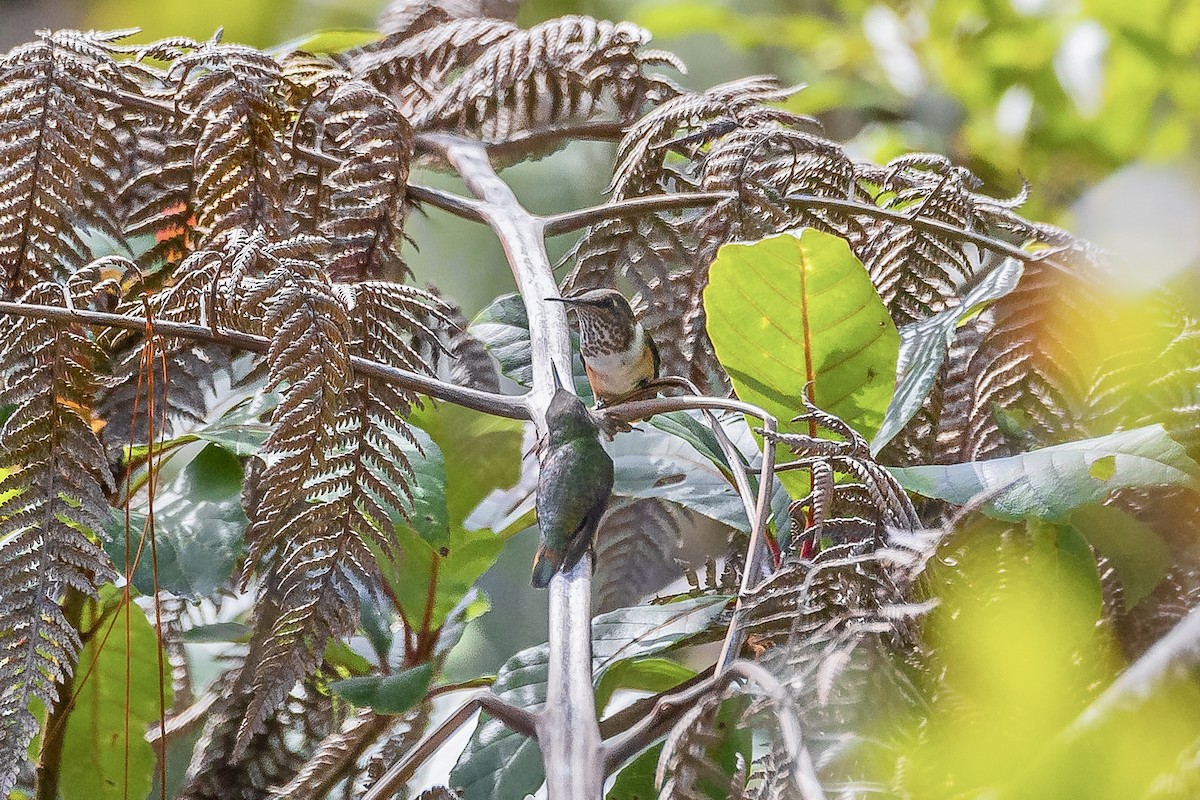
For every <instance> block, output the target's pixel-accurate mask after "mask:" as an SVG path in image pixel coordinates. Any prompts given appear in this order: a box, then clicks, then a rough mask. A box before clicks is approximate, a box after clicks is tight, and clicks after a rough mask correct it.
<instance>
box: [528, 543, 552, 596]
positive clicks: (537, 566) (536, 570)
mask: <svg viewBox="0 0 1200 800" xmlns="http://www.w3.org/2000/svg"><path fill="white" fill-rule="evenodd" d="M558 567H559V562H558V560H557V559H556V558H555V554H554V553H551V552H550V551H549V550H547V549H546V548H545V547H544V546H539V547H538V551H537V555H535V556H534V557H533V578H532V579H531V580H530V583H532V584H533V586H534V588H537V589H545V588H546V587H547V586H549V585H550V579H551V578H553V577H554V573H556V572H558Z"/></svg>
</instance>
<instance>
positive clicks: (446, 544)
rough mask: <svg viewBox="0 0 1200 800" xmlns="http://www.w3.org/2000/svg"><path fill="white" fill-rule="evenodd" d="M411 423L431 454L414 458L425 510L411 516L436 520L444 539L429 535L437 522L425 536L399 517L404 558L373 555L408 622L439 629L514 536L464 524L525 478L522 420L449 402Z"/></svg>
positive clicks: (420, 505)
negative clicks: (482, 503) (498, 492)
mask: <svg viewBox="0 0 1200 800" xmlns="http://www.w3.org/2000/svg"><path fill="white" fill-rule="evenodd" d="M412 421H413V422H414V423H415V424H418V425H420V426H422V427H419V428H414V429H413V433H414V434H415V435H416V436H417V439H418V441H419V442H421V447H422V449H423V450H424V451H425V453H424V455H421V454H419V453H413V454H411V455H410V458H411V459H412V462H413V468H414V471H415V472H416V475H417V479H416V481H415V483H416V485H415V486H414V487H413V494H414V496H415V497H416V498H417V507H418V508H420V509H424V511H423V512H422V513H420V514H416V515H414V518H413V519H414V522H416V521H417V520H418V519H420V520H421V522H422V524H426V523H428V522H430V520H432V523H433V525H436V526H437V528H438V531H439V536H438V537H437V538H434V537H432V536H430V535H427V534H431V533H433V532H434V531H433V528H432V527H430V528H429V529H428V530H427V531H425V532H422V533H420V534H419V533H417V531H415V530H413V528H412V527H410V526H408V525H405V524H404V523H403V522H400V523H398V524H397V527H396V536H397V539H398V541H399V544H400V549H399V551H400V553H401V555H400V556H399V557H398V559H397V560H396V561H391V560H389V559H387V558H385V557H384V555H383V554H382V553H380V552H375V556H376V559H377V561H378V563H379V568H380V571H381V573H382V574H383V576H384V579H385V580H386V581H387V583H388V586H389V588H390V589H391V590H392V593H393V594H394V595H395V597H396V598H397V599H398V600H399V601H400V607H401V609H402V610H403V611H404V614H405V617H406V618H407V619H408V621H409V622H411V623H412V624H414V625H417V624H420V623H421V622H422V621H423V620H425V619H426V617H428V620H429V626H430V629H431V630H436V629H437V628H439V627H441V625H442V623H443V622H445V620H446V617H447V615H448V614H449V613H450V612H451V611H452V610H453V609H454V607H455V606H457V605H458V604H459V602H460V601H461V600H462V599H463V597H465V596H466V594H467V593H468V592H469V591H470V590H471V587H472V586H474V584H475V581H477V580H478V579H479V577H480V576H482V575H483V573H485V572H487V570H488V569H489V568H491V566H492V564H494V563H495V562H496V558H497V557H498V556H499V555H500V551H501V550H502V549H503V548H504V543H505V541H507V539H508V538H509V536H511V535H512V534H513V533H516V531H515V530H514V531H506V532H505V535H500V534H496V533H493V532H492V531H490V530H473V531H469V530H466V528H465V527H464V525H465V522H466V519H467V517H468V516H469V515H470V513H471V512H472V511H473V510H474V509H475V507H476V506H477V505H479V502H480V501H481V500H482V499H483V498H485V497H486V496H487V495H489V494H491V492H492V491H493V490H495V489H501V488H506V487H508V486H510V485H511V484H513V483H515V482H516V481H517V480H518V479H519V478H520V472H521V438H522V434H523V425H522V423H520V422H517V421H514V420H501V419H496V418H493V417H489V416H488V415H485V414H480V413H478V412H475V411H468V410H466V409H462V408H459V407H457V406H454V405H452V404H449V403H447V404H443V405H439V406H438V407H437V408H426V409H424V410H421V411H419V412H417V413H416V414H414V415H413V418H412ZM443 530H444V531H446V535H445V538H441V534H440V531H443ZM431 583H432V589H431V588H430V584H431ZM431 599H432V606H430V607H429V608H428V614H427V613H426V612H427V608H426V606H428V605H429V602H430V600H431Z"/></svg>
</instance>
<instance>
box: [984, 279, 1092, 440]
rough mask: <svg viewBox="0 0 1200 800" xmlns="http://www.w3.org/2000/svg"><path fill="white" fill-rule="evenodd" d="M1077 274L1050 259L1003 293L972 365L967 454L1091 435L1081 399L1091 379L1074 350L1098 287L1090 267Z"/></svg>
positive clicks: (994, 306) (993, 308)
mask: <svg viewBox="0 0 1200 800" xmlns="http://www.w3.org/2000/svg"><path fill="white" fill-rule="evenodd" d="M1076 266H1077V272H1076V273H1074V274H1072V273H1069V272H1066V271H1065V270H1063V269H1056V268H1054V267H1053V266H1052V265H1049V264H1039V263H1033V264H1028V265H1026V267H1025V271H1024V273H1023V274H1022V276H1021V280H1020V282H1019V283H1018V284H1017V288H1016V289H1014V290H1013V291H1012V292H1011V293H1010V294H1008V295H1007V296H1005V297H1003V298H1001V299H1000V300H998V301H997V302H996V303H995V304H994V305H993V306H992V310H991V314H990V320H991V325H990V326H989V328H988V330H987V332H986V333H985V334H984V335H983V337H982V340H981V342H980V345H979V349H978V350H977V351H976V352H975V353H974V354H973V355H972V357H971V360H970V365H969V367H968V370H969V374H970V377H971V379H972V385H973V390H972V405H971V412H970V414H969V416H968V420H967V425H966V435H965V437H964V439H965V445H966V449H965V452H964V453H963V455H964V457H965V458H966V459H968V460H977V459H982V458H989V457H995V456H1001V455H1011V454H1013V453H1017V452H1023V451H1025V450H1029V449H1032V448H1033V447H1035V446H1039V445H1041V446H1044V445H1048V444H1054V443H1057V442H1060V441H1063V440H1064V439H1069V438H1072V436H1076V437H1077V438H1078V436H1079V435H1083V431H1082V429H1081V428H1080V426H1079V421H1078V418H1077V416H1076V412H1077V406H1076V404H1075V402H1074V399H1075V398H1079V397H1081V396H1082V394H1083V387H1084V385H1085V378H1084V376H1083V375H1082V374H1081V368H1080V363H1079V360H1078V358H1077V357H1076V355H1075V354H1074V353H1072V351H1071V346H1070V344H1069V343H1070V342H1071V341H1072V337H1073V336H1074V335H1075V332H1078V331H1080V330H1083V329H1084V328H1085V325H1084V319H1085V316H1084V315H1086V314H1087V313H1088V309H1090V308H1094V305H1093V304H1092V303H1091V302H1089V301H1090V298H1091V296H1092V295H1093V286H1094V284H1093V283H1092V280H1091V276H1090V274H1089V268H1088V267H1087V266H1086V265H1085V264H1077V265H1076Z"/></svg>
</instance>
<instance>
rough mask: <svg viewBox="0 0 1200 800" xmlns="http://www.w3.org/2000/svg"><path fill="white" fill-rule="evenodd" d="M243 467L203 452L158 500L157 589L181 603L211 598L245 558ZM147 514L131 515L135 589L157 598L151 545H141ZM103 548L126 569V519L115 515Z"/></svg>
mask: <svg viewBox="0 0 1200 800" xmlns="http://www.w3.org/2000/svg"><path fill="white" fill-rule="evenodd" d="M242 475H243V472H242V464H241V462H240V461H238V459H237V458H236V457H235V456H234V455H233V454H232V453H230V452H229V451H227V450H225V449H224V448H223V447H220V446H218V445H215V444H210V445H208V446H206V447H205V448H204V449H203V450H201V451H200V452H199V453H198V454H197V455H196V457H195V458H194V459H192V461H191V462H189V463H188V464H187V466H185V467H184V468H183V469H182V470H181V471H180V473H179V475H177V476H176V477H175V479H174V480H172V481H171V482H170V483H169V484H167V485H166V486H162V487H159V489H158V492H157V493H156V497H155V500H154V536H155V547H156V549H157V551H158V586H159V588H160V589H164V590H166V591H169V592H172V593H173V594H177V595H179V596H180V597H187V598H189V599H193V600H195V599H199V598H202V597H211V596H212V595H213V594H214V593H216V591H217V589H219V588H220V587H221V586H223V585H224V584H225V582H226V581H227V580H229V576H230V575H231V574H232V572H233V565H234V563H235V562H236V561H237V559H238V558H239V557H240V556H241V552H242V545H243V536H244V535H245V532H246V514H245V512H244V511H243V510H242ZM146 521H147V509H146V508H145V507H144V506H142V507H138V508H136V509H131V511H130V514H129V524H130V530H129V536H130V542H131V545H132V548H133V554H134V556H133V557H134V558H136V559H137V569H136V570H135V571H134V574H133V585H134V586H135V587H136V588H137V590H138V591H139V592H141V593H143V594H146V595H151V594H153V593H154V573H153V570H154V564H153V563H152V561H151V549H150V542H149V541H146V542H145V544H144V545H141V547H140V550H141V555H140V558H139V557H138V556H137V554H138V551H139V542H140V541H141V536H142V531H143V530H146V529H147V528H146ZM107 532H108V538H109V541H108V542H107V543H106V545H105V550H107V551H108V554H109V556H110V557H111V558H112V560H113V563H114V564H115V565H116V566H117V569H123V568H124V565H125V514H124V513H123V512H121V511H119V510H114V511H113V517H112V519H111V520H110V522H109V524H108V526H107Z"/></svg>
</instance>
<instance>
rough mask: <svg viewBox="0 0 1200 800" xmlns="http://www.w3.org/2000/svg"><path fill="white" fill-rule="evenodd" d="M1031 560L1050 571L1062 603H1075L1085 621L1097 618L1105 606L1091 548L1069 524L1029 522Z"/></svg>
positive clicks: (1098, 573) (1098, 572)
mask: <svg viewBox="0 0 1200 800" xmlns="http://www.w3.org/2000/svg"><path fill="white" fill-rule="evenodd" d="M1030 532H1031V533H1032V535H1033V549H1034V557H1035V558H1039V559H1040V560H1041V561H1042V563H1043V564H1044V565H1045V566H1047V567H1048V568H1049V569H1050V570H1051V573H1050V574H1051V575H1052V576H1053V581H1052V585H1053V586H1054V587H1055V589H1056V590H1057V591H1058V592H1059V593H1060V594H1061V598H1060V599H1061V600H1062V601H1063V602H1068V603H1073V604H1076V605H1077V606H1078V607H1079V608H1080V611H1081V612H1082V613H1083V614H1085V615H1086V617H1087V618H1088V619H1099V617H1100V612H1101V607H1102V606H1103V604H1104V590H1103V589H1102V588H1101V586H1100V571H1099V569H1098V568H1097V566H1096V557H1095V556H1094V555H1092V549H1091V547H1089V546H1088V542H1087V540H1086V539H1085V538H1083V536H1082V535H1081V534H1080V533H1079V531H1078V530H1076V529H1075V528H1073V527H1071V526H1070V525H1061V524H1054V523H1047V522H1043V521H1041V520H1032V521H1031V522H1030Z"/></svg>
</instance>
